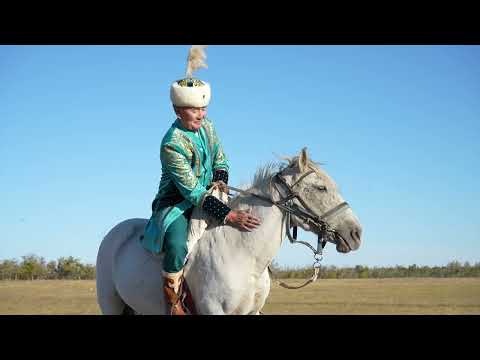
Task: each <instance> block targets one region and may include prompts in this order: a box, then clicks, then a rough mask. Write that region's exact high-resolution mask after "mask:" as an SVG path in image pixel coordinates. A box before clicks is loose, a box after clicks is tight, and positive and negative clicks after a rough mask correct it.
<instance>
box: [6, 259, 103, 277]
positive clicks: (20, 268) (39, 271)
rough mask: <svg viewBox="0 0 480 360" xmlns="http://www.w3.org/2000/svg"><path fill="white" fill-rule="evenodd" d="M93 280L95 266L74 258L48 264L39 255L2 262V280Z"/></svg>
mask: <svg viewBox="0 0 480 360" xmlns="http://www.w3.org/2000/svg"><path fill="white" fill-rule="evenodd" d="M56 279H62V280H63V279H70V280H87V279H88V280H91V279H95V266H94V265H90V264H83V263H82V262H81V261H80V260H79V259H77V258H74V257H72V256H69V257H61V258H59V259H58V260H53V261H49V262H46V261H45V259H44V258H43V257H40V256H37V255H26V256H22V260H21V261H17V260H15V259H12V260H0V280H56Z"/></svg>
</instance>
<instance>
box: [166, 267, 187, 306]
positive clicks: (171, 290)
mask: <svg viewBox="0 0 480 360" xmlns="http://www.w3.org/2000/svg"><path fill="white" fill-rule="evenodd" d="M182 275H183V270H181V271H179V272H176V273H167V272H165V271H164V272H163V278H164V285H163V292H164V294H165V299H166V300H167V304H168V305H169V306H170V315H187V313H186V311H185V309H184V308H183V304H182V301H181V296H182V293H183V291H182V288H183V277H182Z"/></svg>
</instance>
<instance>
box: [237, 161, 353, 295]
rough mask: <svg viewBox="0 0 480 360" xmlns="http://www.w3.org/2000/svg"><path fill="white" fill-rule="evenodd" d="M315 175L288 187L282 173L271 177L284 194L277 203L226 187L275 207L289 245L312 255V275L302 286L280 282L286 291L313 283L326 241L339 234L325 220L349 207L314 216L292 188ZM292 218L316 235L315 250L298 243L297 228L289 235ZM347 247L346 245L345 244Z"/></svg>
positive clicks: (338, 207) (306, 244)
mask: <svg viewBox="0 0 480 360" xmlns="http://www.w3.org/2000/svg"><path fill="white" fill-rule="evenodd" d="M312 173H315V170H310V171H308V172H306V173H305V174H303V175H302V176H301V177H300V178H299V179H298V180H297V181H295V183H293V184H292V185H289V184H288V183H287V182H286V181H285V179H284V178H283V177H282V176H281V175H282V173H281V172H279V173H277V174H276V175H274V176H273V177H272V181H273V184H274V186H275V189H276V190H277V192H278V193H279V195H280V197H282V192H281V191H279V189H278V187H277V185H281V186H282V187H283V189H284V190H283V191H284V192H285V193H286V195H285V197H284V198H281V199H280V200H279V201H272V200H271V199H269V198H266V197H264V196H261V195H257V194H253V193H250V192H248V191H244V190H241V189H237V188H234V187H232V186H228V188H229V189H232V190H234V191H237V192H239V193H244V194H247V195H251V196H255V197H256V198H259V199H262V200H264V201H267V202H269V203H271V204H272V205H275V206H277V207H278V208H280V209H281V210H283V211H284V213H285V216H286V232H287V237H288V239H289V240H290V242H291V243H300V244H303V245H305V246H308V247H309V248H310V249H311V250H312V251H313V253H314V259H315V263H314V264H313V268H314V275H313V276H312V277H311V278H310V279H309V280H307V281H306V282H305V283H304V284H302V285H300V286H296V287H294V286H289V285H287V284H285V283H282V282H280V285H281V286H283V287H284V288H287V289H299V288H301V287H304V286H305V285H307V284H309V283H311V282H313V281H315V280H316V279H317V277H318V272H319V270H320V261H322V259H323V256H322V251H323V248H324V247H325V245H326V244H327V240H328V238H330V237H338V236H339V234H338V232H337V231H336V230H335V229H333V228H332V227H331V226H330V224H329V223H328V222H327V221H326V219H327V218H329V217H331V216H332V215H334V214H336V213H338V212H339V211H341V210H344V209H347V208H349V207H350V206H349V205H348V203H347V202H346V201H344V202H342V203H340V204H338V205H337V206H335V207H333V208H332V209H330V210H328V211H326V212H325V213H323V214H322V215H319V216H317V215H315V214H314V212H313V211H312V210H311V208H310V207H309V206H308V205H307V203H306V202H305V201H304V200H303V199H302V197H301V196H300V194H299V193H298V192H296V191H295V190H294V187H295V186H296V185H297V184H299V183H300V182H301V181H302V180H303V179H304V178H306V177H307V176H308V175H310V174H312ZM322 190H327V188H326V187H325V186H323V187H322ZM295 199H297V200H298V201H299V202H300V204H301V205H302V207H303V208H301V207H299V206H297V205H296V204H295V202H294V200H295ZM292 215H293V216H296V217H297V218H299V219H300V220H301V221H303V223H304V224H307V225H309V226H310V227H311V228H312V229H313V230H314V232H315V233H316V234H317V235H318V242H317V248H316V249H315V248H314V247H313V246H312V245H311V244H309V243H308V242H306V241H300V240H297V226H293V236H292V234H291V233H290V227H292V226H291V218H292ZM347 245H348V243H347ZM268 270H269V271H270V273H271V274H272V275H273V273H272V270H271V269H270V266H269V267H268Z"/></svg>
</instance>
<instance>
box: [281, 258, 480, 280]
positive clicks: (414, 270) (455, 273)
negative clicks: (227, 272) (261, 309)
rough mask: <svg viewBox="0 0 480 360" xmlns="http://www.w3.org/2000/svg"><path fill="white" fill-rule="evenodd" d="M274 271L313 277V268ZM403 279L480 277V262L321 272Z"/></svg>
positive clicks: (338, 276)
mask: <svg viewBox="0 0 480 360" xmlns="http://www.w3.org/2000/svg"><path fill="white" fill-rule="evenodd" d="M272 265H273V266H272V269H273V271H274V272H275V275H276V276H277V277H278V278H284V279H288V278H290V279H296V278H307V277H310V276H311V275H312V271H313V270H312V267H302V268H288V267H281V266H279V265H278V264H277V263H275V262H274V263H273V264H272ZM403 277H438V278H444V277H480V262H477V263H475V264H474V265H471V264H470V263H468V262H465V263H464V264H461V263H460V262H458V261H452V262H449V263H448V264H447V265H446V266H418V265H416V264H413V265H410V266H399V265H397V266H389V267H368V266H361V265H357V266H355V267H336V266H328V267H327V266H322V267H321V268H320V272H319V278H321V279H371V278H373V279H381V278H403Z"/></svg>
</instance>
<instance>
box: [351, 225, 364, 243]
mask: <svg viewBox="0 0 480 360" xmlns="http://www.w3.org/2000/svg"><path fill="white" fill-rule="evenodd" d="M352 237H353V238H354V239H355V241H357V242H360V241H361V238H362V229H361V228H360V229H356V230H353V231H352Z"/></svg>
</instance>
